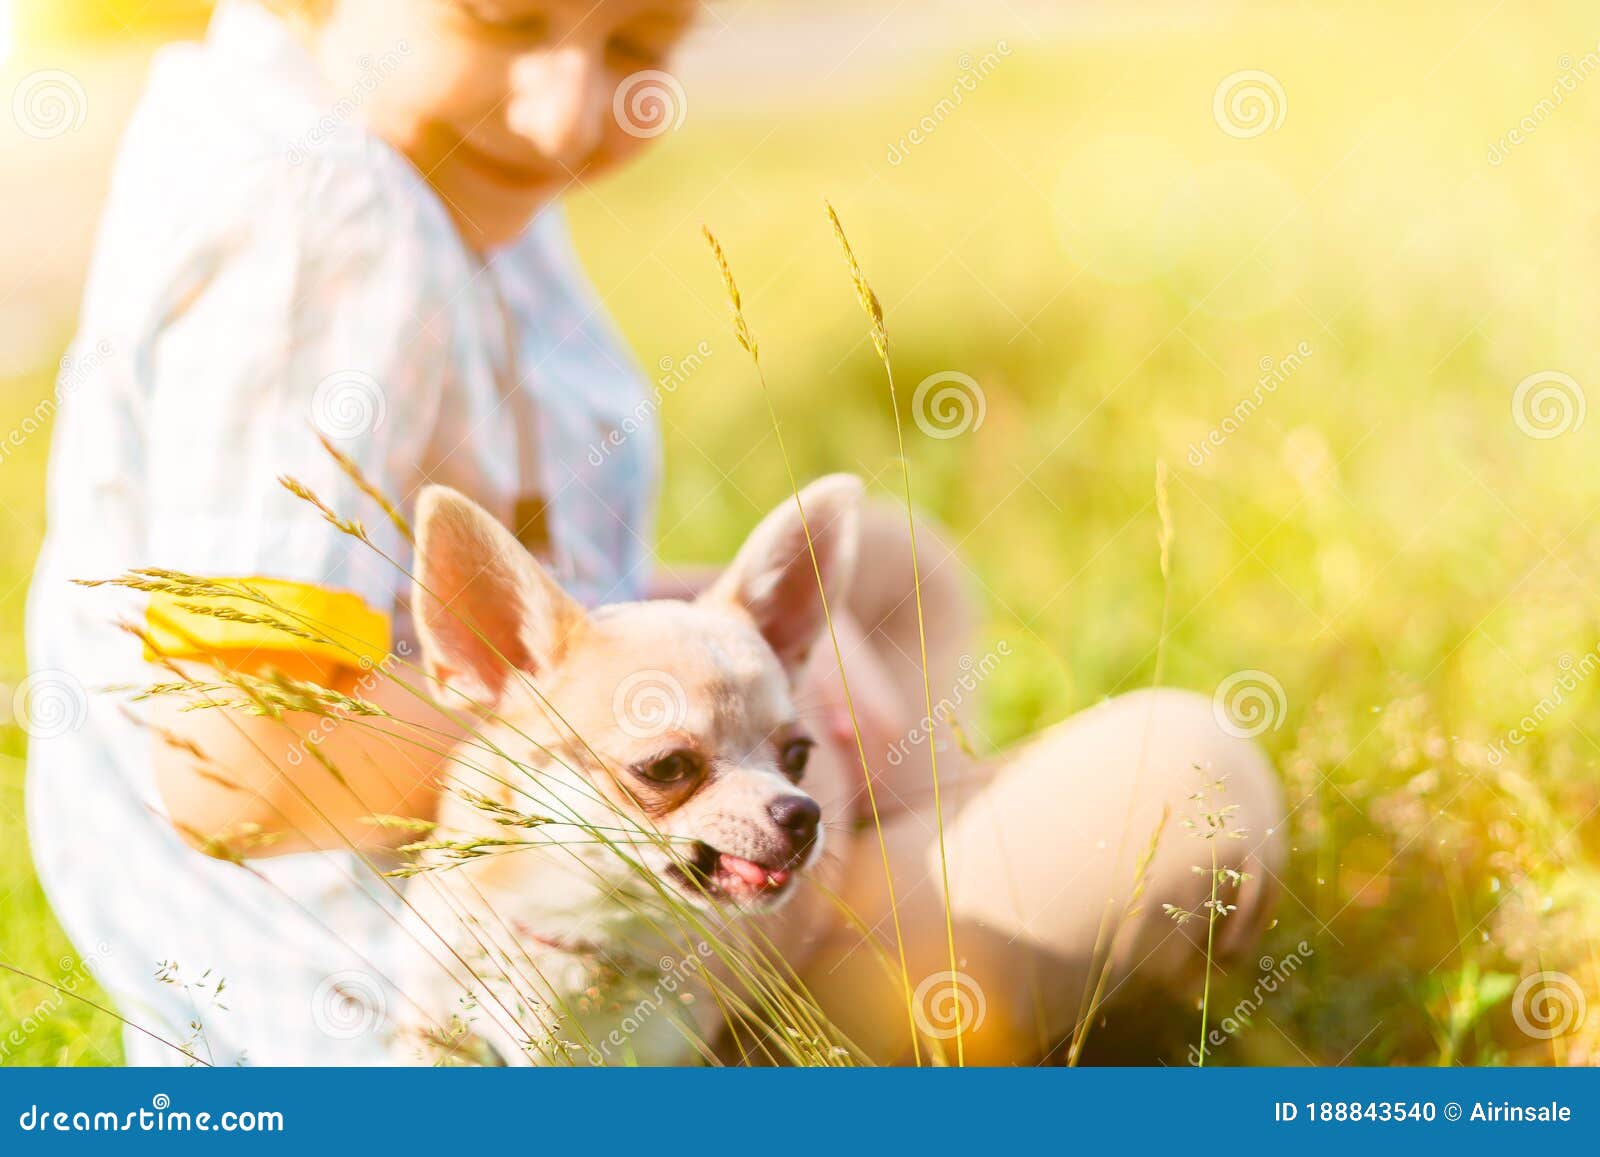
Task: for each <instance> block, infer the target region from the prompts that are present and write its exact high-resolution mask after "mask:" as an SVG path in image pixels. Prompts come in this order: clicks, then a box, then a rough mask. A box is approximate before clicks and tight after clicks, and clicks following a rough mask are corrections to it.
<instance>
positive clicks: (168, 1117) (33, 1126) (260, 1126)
mask: <svg viewBox="0 0 1600 1157" xmlns="http://www.w3.org/2000/svg"><path fill="white" fill-rule="evenodd" d="M17 1127H18V1128H20V1129H21V1130H22V1131H23V1132H24V1133H282V1132H283V1131H284V1121H283V1114H282V1113H281V1112H278V1111H277V1110H264V1111H257V1110H253V1109H226V1110H224V1111H223V1112H221V1113H211V1112H201V1113H191V1112H189V1111H187V1110H184V1109H174V1108H173V1107H172V1098H171V1097H169V1096H167V1094H165V1093H157V1094H156V1095H155V1096H153V1097H151V1098H150V1108H148V1109H130V1110H128V1111H127V1112H123V1113H119V1112H113V1111H111V1110H107V1109H96V1110H92V1111H87V1110H83V1109H78V1110H76V1111H73V1110H68V1109H57V1110H52V1109H51V1108H50V1107H49V1106H43V1107H41V1106H40V1105H38V1104H31V1105H29V1106H28V1107H27V1108H26V1109H24V1110H23V1111H22V1112H21V1113H20V1114H19V1115H18V1116H17Z"/></svg>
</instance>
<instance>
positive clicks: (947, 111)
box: [887, 40, 1011, 165]
mask: <svg viewBox="0 0 1600 1157" xmlns="http://www.w3.org/2000/svg"><path fill="white" fill-rule="evenodd" d="M1010 55H1011V45H1010V44H1009V43H1007V42H1006V41H1004V40H998V41H996V42H995V46H994V48H993V49H992V50H991V51H989V52H985V53H984V54H983V55H982V56H979V57H974V56H973V55H972V53H970V52H963V53H962V54H961V55H960V56H959V57H957V58H956V67H957V68H958V69H959V70H960V71H959V72H958V73H957V75H956V79H955V83H954V84H952V85H951V86H950V95H949V96H942V97H940V98H939V100H938V101H937V103H935V104H934V106H933V107H932V108H931V109H929V110H928V111H927V112H926V113H924V114H923V115H922V116H921V117H920V118H919V119H918V120H917V123H916V124H914V125H912V126H911V128H910V129H909V130H907V132H906V133H905V135H904V136H902V137H901V138H900V139H899V140H897V141H895V142H894V143H893V144H891V145H890V146H889V151H888V154H887V159H888V161H889V163H890V164H891V165H901V164H904V163H905V160H906V158H907V157H908V156H910V155H911V150H912V149H914V148H916V147H917V146H918V145H920V144H922V142H924V141H926V140H927V139H928V138H929V137H931V136H932V135H933V134H934V133H936V132H938V130H939V126H940V125H942V124H944V122H945V121H946V120H947V119H949V118H950V117H951V116H953V115H954V114H955V111H956V109H958V108H960V107H961V105H962V104H963V103H965V101H966V99H967V97H969V96H971V95H972V94H973V93H975V92H977V91H978V85H980V84H981V83H983V82H984V81H985V80H987V79H988V78H989V77H990V76H991V75H993V73H994V71H995V70H996V69H997V68H999V67H1000V62H1001V61H1002V60H1003V59H1005V58H1006V57H1008V56H1010Z"/></svg>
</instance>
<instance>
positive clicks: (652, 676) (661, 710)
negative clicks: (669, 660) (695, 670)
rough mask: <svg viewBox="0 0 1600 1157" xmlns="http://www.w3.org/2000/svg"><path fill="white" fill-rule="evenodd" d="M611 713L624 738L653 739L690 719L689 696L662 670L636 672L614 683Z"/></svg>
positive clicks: (679, 684) (680, 685) (681, 685)
mask: <svg viewBox="0 0 1600 1157" xmlns="http://www.w3.org/2000/svg"><path fill="white" fill-rule="evenodd" d="M611 714H612V717H613V718H614V719H616V721H617V726H618V727H619V728H621V729H622V732H623V734H624V735H630V736H632V737H633V738H634V739H654V738H656V737H657V736H658V735H663V734H665V733H666V732H668V731H671V730H673V729H674V728H676V727H682V726H683V723H684V720H686V719H687V718H688V717H689V696H688V694H687V693H686V692H685V691H684V689H683V684H681V683H679V682H678V681H677V680H676V679H674V678H673V677H672V676H671V675H669V674H667V673H666V672H665V671H635V672H634V673H633V674H631V675H629V676H628V677H627V678H626V679H624V680H623V681H622V682H621V683H618V684H617V689H616V691H615V693H614V694H613V695H612V696H611Z"/></svg>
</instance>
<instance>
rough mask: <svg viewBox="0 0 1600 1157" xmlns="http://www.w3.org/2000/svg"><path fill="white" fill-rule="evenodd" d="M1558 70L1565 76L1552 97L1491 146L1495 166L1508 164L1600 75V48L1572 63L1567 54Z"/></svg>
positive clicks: (1559, 61) (1552, 88)
mask: <svg viewBox="0 0 1600 1157" xmlns="http://www.w3.org/2000/svg"><path fill="white" fill-rule="evenodd" d="M1556 67H1557V68H1559V69H1561V75H1560V76H1558V77H1556V79H1555V83H1554V84H1552V85H1551V86H1550V95H1549V96H1546V97H1540V98H1539V100H1538V101H1536V102H1535V103H1534V105H1533V107H1532V108H1530V109H1529V110H1528V111H1527V112H1526V113H1524V114H1523V115H1522V116H1521V117H1519V118H1517V123H1516V124H1514V125H1512V126H1511V127H1510V128H1509V129H1507V130H1506V131H1505V132H1503V133H1501V134H1500V139H1499V140H1497V141H1495V142H1494V143H1493V144H1491V145H1490V146H1489V163H1490V164H1491V165H1494V166H1496V167H1498V166H1500V165H1503V164H1505V161H1506V158H1507V157H1508V156H1510V155H1511V150H1512V149H1514V148H1516V147H1517V146H1518V145H1520V144H1523V143H1525V142H1526V141H1527V140H1528V138H1529V137H1531V136H1533V134H1534V133H1536V132H1537V131H1538V130H1539V127H1540V126H1541V125H1543V124H1544V123H1545V121H1547V120H1549V119H1550V118H1551V117H1552V116H1554V115H1555V111H1556V109H1558V108H1560V107H1561V106H1562V105H1563V104H1565V103H1566V101H1567V97H1568V96H1569V95H1571V94H1572V93H1574V92H1576V91H1577V90H1578V85H1579V84H1581V83H1582V82H1583V81H1585V80H1588V79H1589V77H1591V76H1592V75H1594V73H1595V72H1597V71H1600V45H1596V47H1595V49H1594V51H1592V52H1586V53H1584V54H1583V55H1582V56H1580V57H1578V59H1577V60H1573V59H1572V54H1571V53H1568V52H1563V53H1562V54H1561V55H1560V56H1559V57H1557V58H1556Z"/></svg>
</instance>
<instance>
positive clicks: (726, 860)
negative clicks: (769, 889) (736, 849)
mask: <svg viewBox="0 0 1600 1157" xmlns="http://www.w3.org/2000/svg"><path fill="white" fill-rule="evenodd" d="M722 866H723V867H724V868H727V869H728V871H730V872H732V873H733V874H734V875H735V876H738V877H739V879H741V880H743V881H744V882H745V883H746V884H748V885H750V887H752V888H759V887H761V885H763V884H765V883H766V882H767V870H766V869H765V868H763V867H762V866H761V865H760V864H755V863H752V862H750V861H749V860H741V859H740V858H739V857H738V856H730V855H729V854H728V853H727V852H723V853H722Z"/></svg>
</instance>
